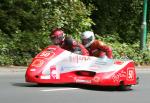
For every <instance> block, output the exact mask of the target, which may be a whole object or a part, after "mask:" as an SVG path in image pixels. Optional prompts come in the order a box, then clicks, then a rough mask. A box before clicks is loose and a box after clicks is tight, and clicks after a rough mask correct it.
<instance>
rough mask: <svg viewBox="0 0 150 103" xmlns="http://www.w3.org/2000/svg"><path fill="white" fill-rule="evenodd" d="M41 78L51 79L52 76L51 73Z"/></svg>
mask: <svg viewBox="0 0 150 103" xmlns="http://www.w3.org/2000/svg"><path fill="white" fill-rule="evenodd" d="M40 78H41V79H50V78H51V77H50V75H42V76H41V77H40Z"/></svg>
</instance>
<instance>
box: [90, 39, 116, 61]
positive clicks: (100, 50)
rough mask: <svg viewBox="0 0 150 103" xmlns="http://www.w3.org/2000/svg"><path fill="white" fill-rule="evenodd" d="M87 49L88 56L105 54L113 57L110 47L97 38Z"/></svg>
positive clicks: (102, 55)
mask: <svg viewBox="0 0 150 103" xmlns="http://www.w3.org/2000/svg"><path fill="white" fill-rule="evenodd" d="M87 49H88V51H89V54H90V56H95V57H104V56H105V55H106V56H107V57H108V58H109V59H111V58H112V57H113V56H112V49H111V47H109V46H107V45H105V44H104V43H103V42H102V41H99V40H95V41H94V42H93V43H92V44H91V45H90V46H89V47H88V48H87Z"/></svg>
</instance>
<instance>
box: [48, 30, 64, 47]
mask: <svg viewBox="0 0 150 103" xmlns="http://www.w3.org/2000/svg"><path fill="white" fill-rule="evenodd" d="M50 38H51V40H52V43H53V44H55V45H61V44H62V43H63V41H64V38H65V34H64V31H63V30H62V29H60V28H56V29H54V30H53V31H52V32H51V34H50Z"/></svg>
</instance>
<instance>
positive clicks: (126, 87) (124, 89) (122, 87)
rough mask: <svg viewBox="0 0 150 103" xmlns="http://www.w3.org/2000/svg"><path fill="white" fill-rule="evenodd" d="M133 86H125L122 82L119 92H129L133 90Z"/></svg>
mask: <svg viewBox="0 0 150 103" xmlns="http://www.w3.org/2000/svg"><path fill="white" fill-rule="evenodd" d="M131 87H132V85H124V82H123V81H121V82H120V86H119V90H121V91H129V90H131Z"/></svg>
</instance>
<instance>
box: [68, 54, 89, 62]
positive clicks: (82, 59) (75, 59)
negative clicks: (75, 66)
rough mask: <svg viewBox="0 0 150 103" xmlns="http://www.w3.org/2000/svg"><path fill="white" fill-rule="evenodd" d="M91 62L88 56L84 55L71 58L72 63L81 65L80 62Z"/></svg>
mask: <svg viewBox="0 0 150 103" xmlns="http://www.w3.org/2000/svg"><path fill="white" fill-rule="evenodd" d="M88 60H90V57H88V56H82V55H74V56H71V57H70V61H71V62H75V63H79V62H85V61H88Z"/></svg>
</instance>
